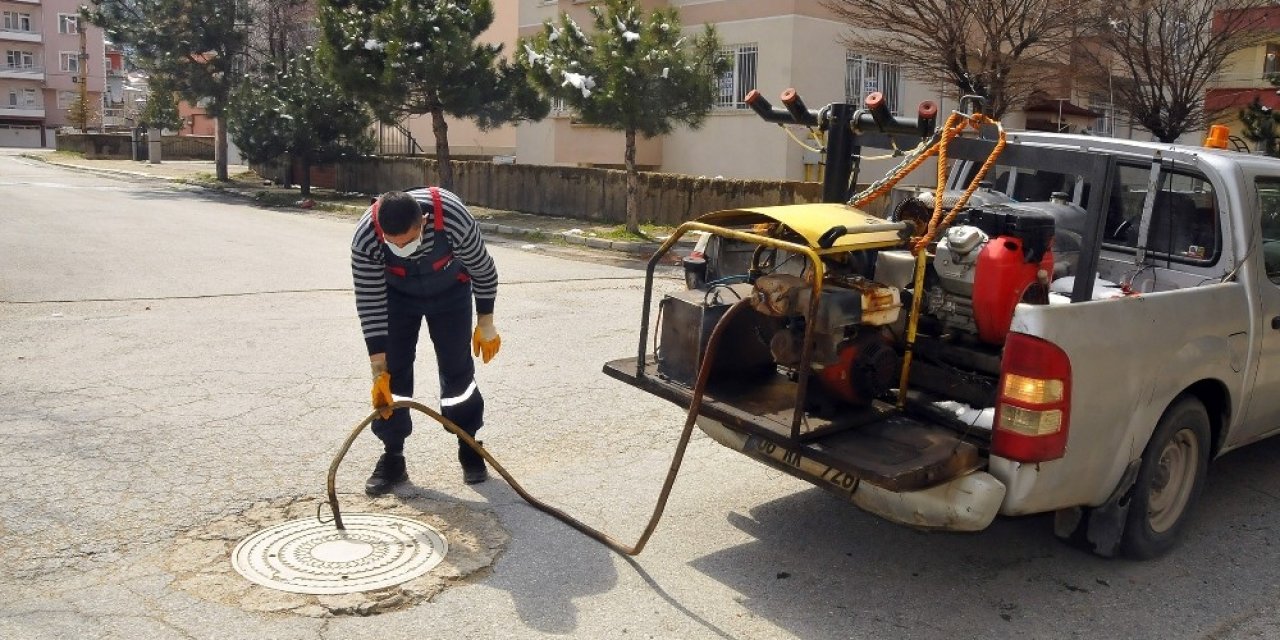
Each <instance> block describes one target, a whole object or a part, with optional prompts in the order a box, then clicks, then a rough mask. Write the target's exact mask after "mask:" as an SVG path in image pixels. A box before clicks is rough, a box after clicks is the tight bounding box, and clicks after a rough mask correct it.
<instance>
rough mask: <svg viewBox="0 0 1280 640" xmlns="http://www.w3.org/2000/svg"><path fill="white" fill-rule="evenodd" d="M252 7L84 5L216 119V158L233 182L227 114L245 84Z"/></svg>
mask: <svg viewBox="0 0 1280 640" xmlns="http://www.w3.org/2000/svg"><path fill="white" fill-rule="evenodd" d="M248 7H249V5H248V3H246V2H239V1H231V0H92V2H91V4H90V6H88V7H85V8H84V9H82V12H83V14H84V17H85V18H87V19H88V20H89V21H90V22H92V23H94V24H96V25H98V26H101V27H102V28H103V29H105V30H106V31H107V33H109V34H111V38H112V40H113V41H114V42H116V43H118V44H125V45H129V46H131V47H132V48H133V50H134V52H135V53H136V54H137V56H138V59H139V62H140V64H141V66H142V67H143V68H144V69H146V70H147V71H148V72H149V73H152V74H156V75H161V76H164V77H165V78H166V79H168V80H169V81H170V82H171V83H172V86H173V89H174V90H175V91H176V92H177V93H178V94H179V95H180V96H181V97H182V98H183V99H184V100H186V101H188V102H190V103H192V104H197V103H199V104H200V105H202V106H203V107H204V109H205V111H206V112H207V113H208V114H209V115H210V116H211V117H213V118H215V120H216V122H215V124H216V129H215V132H216V136H215V137H216V139H215V142H214V159H215V161H216V167H217V175H218V179H219V180H222V181H226V180H227V127H226V122H225V115H226V114H225V112H226V109H227V105H228V104H229V103H230V101H231V95H232V93H234V91H235V89H236V87H237V86H238V85H239V82H240V79H239V76H240V73H239V72H240V65H241V59H242V58H243V56H244V53H245V51H246V47H247V42H248V38H247V34H246V29H245V27H246V25H247V24H248V23H249V22H250V15H249V8H248Z"/></svg>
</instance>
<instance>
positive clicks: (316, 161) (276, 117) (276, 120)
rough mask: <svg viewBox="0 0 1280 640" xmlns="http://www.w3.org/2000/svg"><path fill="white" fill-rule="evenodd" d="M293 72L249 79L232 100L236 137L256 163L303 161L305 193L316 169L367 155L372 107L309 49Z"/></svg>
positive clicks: (292, 63)
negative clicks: (349, 91)
mask: <svg viewBox="0 0 1280 640" xmlns="http://www.w3.org/2000/svg"><path fill="white" fill-rule="evenodd" d="M285 68H286V69H287V71H278V72H271V71H270V69H268V73H267V74H264V77H263V78H254V79H250V80H247V81H246V82H245V83H244V84H243V85H242V86H241V88H240V90H239V91H237V92H236V95H235V97H234V98H233V100H232V102H231V108H230V110H229V111H230V117H229V119H228V120H229V126H230V129H231V138H232V139H233V140H235V142H236V145H237V146H238V147H240V149H241V151H242V152H243V153H244V155H245V157H246V158H248V159H249V161H250V162H258V163H265V162H272V161H274V160H277V159H279V158H281V157H285V156H287V157H288V158H290V159H293V160H297V161H298V162H299V163H300V164H301V165H302V167H301V168H302V181H301V185H300V186H301V187H302V195H303V196H309V195H311V167H313V166H316V165H320V164H324V163H328V162H333V161H334V160H338V159H340V158H344V157H350V156H354V155H359V154H361V153H367V152H368V151H369V147H370V145H371V141H370V140H369V136H368V130H369V126H370V125H371V124H372V123H373V117H372V116H371V115H370V114H369V111H368V110H367V109H366V108H365V107H364V106H363V105H361V104H360V103H358V102H357V101H356V100H354V99H353V98H350V97H348V96H346V95H345V94H343V93H342V90H341V89H340V88H339V87H338V85H337V83H335V82H334V81H333V80H332V78H331V77H330V75H329V73H328V70H327V69H325V68H324V67H323V66H322V63H319V62H318V61H317V60H316V56H315V52H314V51H312V50H311V48H310V47H308V48H307V49H306V50H305V51H304V52H303V53H302V54H300V55H297V56H295V57H294V58H292V59H290V60H288V64H287V65H286V67H285Z"/></svg>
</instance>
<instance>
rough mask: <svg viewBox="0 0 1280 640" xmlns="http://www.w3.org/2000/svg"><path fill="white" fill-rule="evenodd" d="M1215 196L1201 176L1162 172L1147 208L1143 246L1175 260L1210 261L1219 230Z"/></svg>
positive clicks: (1215, 253)
mask: <svg viewBox="0 0 1280 640" xmlns="http://www.w3.org/2000/svg"><path fill="white" fill-rule="evenodd" d="M1218 217H1219V216H1218V199H1217V197H1216V194H1215V193H1214V191H1213V186H1212V185H1210V184H1209V181H1208V180H1206V179H1205V178H1204V177H1203V176H1198V175H1194V174H1191V173H1184V172H1180V171H1168V172H1165V174H1164V177H1163V178H1162V180H1161V183H1160V192H1159V193H1157V194H1156V199H1155V203H1154V205H1153V206H1152V209H1151V223H1150V227H1151V228H1150V229H1149V230H1148V231H1147V250H1148V251H1150V252H1152V253H1154V254H1157V255H1161V256H1164V257H1167V258H1169V259H1171V260H1173V261H1175V262H1186V263H1191V264H1213V263H1214V262H1217V260H1218V253H1219V250H1220V248H1221V244H1222V243H1221V235H1222V234H1221V233H1220V232H1219V228H1218Z"/></svg>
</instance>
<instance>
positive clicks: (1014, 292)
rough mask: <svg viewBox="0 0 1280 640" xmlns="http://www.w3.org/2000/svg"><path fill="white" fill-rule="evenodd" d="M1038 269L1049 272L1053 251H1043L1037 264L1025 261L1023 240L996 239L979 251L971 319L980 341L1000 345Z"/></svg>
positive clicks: (1050, 271)
mask: <svg viewBox="0 0 1280 640" xmlns="http://www.w3.org/2000/svg"><path fill="white" fill-rule="evenodd" d="M1041 270H1044V271H1045V273H1053V251H1051V250H1049V251H1045V252H1044V256H1043V257H1042V258H1041V259H1040V261H1039V262H1027V261H1026V254H1025V253H1024V251H1023V241H1022V239H1020V238H1017V237H1015V236H999V237H997V238H995V239H994V240H992V241H990V242H988V243H987V246H985V247H983V248H982V253H979V254H978V263H977V266H976V267H975V272H974V275H973V320H974V322H975V323H976V324H977V325H978V337H979V338H981V339H982V341H983V342H987V343H990V344H995V345H1002V344H1004V339H1005V336H1007V335H1008V334H1009V324H1010V323H1011V322H1012V321H1013V308H1014V307H1015V306H1017V305H1018V302H1020V301H1022V298H1023V296H1024V295H1025V294H1026V292H1027V287H1029V286H1031V285H1032V284H1034V283H1035V282H1036V279H1037V273H1038V272H1039V271H1041Z"/></svg>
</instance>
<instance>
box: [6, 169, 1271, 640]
mask: <svg viewBox="0 0 1280 640" xmlns="http://www.w3.org/2000/svg"><path fill="white" fill-rule="evenodd" d="M351 229H352V222H351V221H350V220H344V219H340V218H335V217H328V216H324V215H320V214H301V213H287V212H279V211H268V210H262V209H255V208H253V207H250V206H247V205H246V204H244V203H243V201H236V200H230V199H224V198H220V197H216V196H212V195H209V194H206V193H204V192H200V191H190V190H178V189H174V188H170V187H167V186H164V185H160V184H157V183H152V182H131V181H123V180H117V179H113V178H104V177H98V176H91V175H86V174H82V173H75V172H70V171H66V170H61V169H55V168H51V167H48V166H43V165H40V164H39V163H35V162H31V161H28V160H23V159H19V158H17V157H14V156H12V155H9V156H0V638H62V637H66V638H98V637H103V638H258V637H271V638H319V637H323V638H353V637H369V638H379V639H392V638H415V639H417V638H444V637H449V638H486V637H504V638H506V637H516V638H524V637H552V636H562V637H563V636H568V637H582V638H601V637H609V638H622V637H639V638H650V637H654V638H792V637H796V638H937V637H954V638H976V637H1019V638H1029V637H1035V638H1068V637H1087V638H1099V637H1106V638H1111V637H1116V638H1119V637H1124V638H1202V637H1213V638H1228V637H1280V623H1277V620H1280V616H1277V606H1278V603H1280V598H1278V592H1280V545H1273V544H1272V543H1273V541H1276V540H1277V539H1278V538H1277V536H1278V532H1277V527H1278V526H1280V516H1278V515H1277V513H1278V510H1277V506H1278V505H1280V468H1277V465H1276V463H1275V460H1276V458H1277V457H1278V456H1280V442H1271V443H1263V444H1261V445H1257V446H1255V447H1252V448H1249V449H1246V450H1243V451H1240V452H1237V453H1234V454H1231V455H1229V456H1227V457H1226V458H1224V459H1222V460H1219V461H1218V462H1217V463H1216V464H1215V465H1214V466H1213V467H1212V469H1211V475H1210V479H1209V483H1208V486H1207V488H1206V490H1205V492H1204V495H1203V497H1202V500H1201V502H1200V504H1199V505H1198V507H1197V509H1196V511H1195V513H1194V515H1193V520H1192V522H1191V526H1190V531H1189V535H1188V536H1187V539H1186V541H1185V543H1184V544H1183V545H1182V546H1181V547H1180V548H1179V549H1178V550H1177V551H1175V552H1174V553H1173V554H1171V555H1169V556H1168V557H1165V558H1163V559H1160V560H1156V561H1152V562H1145V563H1135V562H1128V561H1118V560H1103V559H1099V558H1095V557H1092V556H1090V555H1087V554H1085V553H1082V552H1079V551H1076V550H1074V549H1071V548H1068V547H1065V546H1063V545H1061V544H1059V543H1058V542H1056V541H1055V540H1054V539H1053V538H1052V536H1051V534H1050V529H1051V520H1050V518H1048V517H1044V516H1041V517H1029V518H1020V519H1008V520H1000V521H998V522H997V523H996V524H995V525H993V526H992V527H991V528H990V529H989V530H988V531H986V532H983V533H981V534H976V535H946V534H924V533H919V532H915V531H911V530H908V529H905V528H901V527H898V526H894V525H891V524H887V523H885V522H882V521H879V520H877V519H875V518H873V517H871V516H869V515H866V514H864V513H861V512H859V511H857V510H856V509H855V508H853V507H851V506H848V505H847V504H845V503H844V502H842V501H840V500H838V499H837V498H835V497H833V496H831V495H829V494H827V493H825V492H822V491H820V490H818V489H815V488H812V487H810V486H809V485H807V484H804V483H802V482H800V481H797V480H794V479H791V478H790V477H788V476H785V475H782V474H780V473H778V472H775V471H772V470H770V469H767V468H765V467H763V466H761V465H758V464H756V463H754V462H751V461H750V460H748V459H746V458H745V457H743V456H740V455H739V454H736V453H734V452H731V451H729V450H727V449H724V448H722V447H720V446H719V445H717V444H715V443H714V442H712V441H710V440H709V439H708V438H706V437H703V436H701V435H697V436H695V439H694V441H693V442H692V444H691V445H690V449H689V455H688V458H687V460H686V463H685V469H684V471H683V473H682V475H681V477H680V480H679V481H678V482H677V484H676V488H675V491H674V494H673V496H672V499H671V502H670V504H669V505H668V508H667V514H666V517H665V519H664V520H663V521H662V523H661V525H660V527H659V528H658V531H657V534H656V535H655V536H654V538H653V540H652V541H651V542H650V544H649V546H648V548H647V549H646V551H645V552H644V554H643V555H641V556H640V557H639V558H638V559H636V560H635V561H634V562H630V561H627V560H625V559H622V558H620V557H618V556H616V555H614V554H613V553H611V552H609V551H608V550H606V549H605V548H604V547H602V546H600V545H598V544H596V543H595V542H593V541H591V540H589V539H587V538H585V537H583V536H581V535H579V534H578V533H577V532H575V531H573V530H572V529H570V528H568V527H567V526H565V525H563V524H561V523H559V522H558V521H555V520H553V519H551V518H549V517H547V516H545V515H543V514H542V513H540V512H537V511H535V510H534V509H532V508H530V507H529V506H527V505H526V504H524V503H523V502H522V501H521V500H520V499H519V497H518V496H516V495H515V493H514V492H513V491H511V490H510V488H508V487H507V486H506V485H505V484H503V483H502V482H501V481H499V480H494V481H490V482H489V483H486V484H484V485H479V486H478V487H476V488H470V487H465V486H464V485H462V484H461V482H460V480H459V472H458V469H457V466H456V462H455V461H454V459H453V451H452V446H451V444H450V443H449V442H448V441H447V440H446V439H445V438H444V437H443V436H442V435H441V434H440V433H439V432H438V431H437V430H435V429H420V432H419V433H418V434H416V435H415V436H414V437H413V438H412V439H411V440H410V441H409V442H410V443H409V448H408V455H409V457H410V465H411V467H410V472H411V475H412V477H413V480H414V484H415V485H416V486H417V487H418V488H419V489H421V490H423V491H426V492H429V493H430V494H431V495H432V496H433V497H434V498H435V499H437V500H443V501H448V502H451V503H456V504H461V505H463V506H465V507H467V508H468V509H474V510H479V511H485V512H488V513H491V514H492V515H494V516H495V517H496V518H497V521H498V522H499V523H500V524H501V526H502V527H503V528H505V530H506V531H507V532H508V533H509V535H510V541H509V543H508V545H507V547H506V549H505V550H503V552H502V553H501V555H499V556H498V558H497V560H496V562H495V563H494V564H493V566H492V567H491V568H490V569H489V570H487V571H484V572H481V573H478V574H476V575H474V576H472V577H471V578H469V579H467V580H464V581H462V582H460V583H458V584H455V585H454V586H452V587H450V588H449V589H447V590H445V591H444V592H443V593H441V594H440V595H438V596H436V597H435V598H434V599H433V600H432V601H431V602H427V603H422V604H419V605H416V606H413V607H411V608H408V609H405V610H402V611H397V612H392V613H385V614H381V615H376V616H371V617H338V618H328V619H316V618H308V617H302V616H292V615H279V614H262V613H249V612H247V611H245V610H243V609H241V608H238V607H236V606H233V605H227V604H221V603H217V602H213V601H209V600H206V599H202V598H201V597H199V596H198V595H193V594H192V593H189V592H187V591H183V590H178V589H175V588H174V587H173V583H174V575H173V573H172V572H171V571H169V570H167V569H166V567H165V557H166V554H167V553H168V549H169V548H170V547H171V546H172V544H173V541H174V540H175V538H177V537H178V536H179V535H180V534H181V533H182V532H184V531H188V530H191V529H193V528H199V527H201V526H203V525H205V524H207V523H210V522H213V521H215V520H217V519H219V518H222V517H225V516H227V515H228V514H234V513H237V512H240V511H243V510H245V509H247V508H248V507H249V506H250V505H253V504H256V503H261V502H263V501H267V500H274V499H281V498H298V497H308V496H316V495H319V494H320V493H321V492H322V491H323V481H324V473H325V471H326V469H327V467H328V464H329V460H330V458H331V457H332V455H333V454H334V453H335V451H336V449H337V447H338V446H339V445H340V443H341V441H342V438H343V437H344V436H345V434H346V433H347V431H348V430H349V428H350V427H351V426H352V425H353V424H354V423H355V422H356V421H358V420H359V419H361V418H362V417H363V416H364V415H365V412H366V411H367V409H366V403H367V402H368V401H367V398H368V369H367V364H366V359H365V357H364V353H363V343H362V341H361V339H360V335H359V329H358V324H357V321H356V318H355V314H354V304H353V299H352V295H351V293H350V292H349V291H348V287H349V274H348V266H347V260H348V254H347V246H348V242H349V238H350V233H351ZM491 251H492V253H493V255H494V257H495V259H496V260H497V262H498V265H499V270H500V272H501V278H502V282H503V284H502V285H501V289H500V293H499V299H498V307H497V326H498V328H499V329H500V331H501V332H502V335H503V350H502V353H501V354H500V355H499V356H498V358H497V359H496V360H495V361H494V362H492V363H490V364H489V365H487V366H481V367H480V373H479V383H480V386H481V388H482V389H483V390H484V393H485V395H486V402H487V406H488V413H487V415H488V426H487V427H486V428H485V429H484V430H483V431H482V432H481V434H482V437H483V439H484V440H485V441H486V443H487V445H488V447H489V449H490V450H491V451H492V452H493V453H494V454H495V455H497V456H498V457H499V458H500V459H501V460H503V461H504V463H505V464H506V465H507V466H508V467H509V468H510V469H511V470H512V471H513V472H515V473H516V474H517V476H518V477H519V478H520V479H521V481H522V482H523V483H524V484H525V486H526V487H527V488H528V489H530V490H531V491H532V492H533V493H535V494H536V495H539V496H541V497H544V498H545V499H547V500H549V501H551V502H553V503H554V504H557V505H560V506H562V507H564V508H565V509H566V510H567V511H569V512H571V513H574V514H577V515H579V516H580V517H582V518H583V519H584V520H586V521H587V522H589V523H591V524H593V525H595V526H598V527H600V528H603V529H605V530H607V531H609V532H612V533H614V534H615V536H616V537H618V538H621V539H624V540H627V541H630V540H633V539H634V537H635V536H636V535H638V533H639V531H640V529H641V528H642V527H643V525H644V523H645V521H646V519H647V517H648V514H649V510H650V509H651V507H652V502H653V500H654V498H655V495H656V492H657V490H658V488H659V485H660V482H661V479H662V475H663V472H664V471H665V468H666V465H667V462H668V460H669V457H670V455H671V452H672V446H673V443H674V440H675V438H676V435H677V433H678V429H679V426H680V423H681V421H682V418H683V415H682V412H681V411H680V410H679V409H678V408H676V407H674V406H671V405H668V404H666V403H664V402H661V401H658V400H655V399H652V398H650V397H648V396H646V395H644V394H642V393H640V392H638V391H635V390H632V389H630V388H629V387H626V386H625V385H622V384H621V383H617V382H615V381H613V380H611V379H609V378H607V377H605V376H604V375H603V374H601V373H600V367H601V364H602V363H603V362H604V361H606V360H609V359H613V358H618V357H625V356H627V355H630V354H632V353H633V352H634V348H635V339H636V331H637V325H638V317H639V305H640V292H641V279H640V275H641V274H640V272H639V271H637V270H636V268H635V266H634V265H628V264H625V263H622V264H603V263H602V262H603V261H602V260H601V259H600V258H601V256H599V255H598V254H597V255H594V256H593V255H592V254H588V253H572V252H565V251H563V250H555V251H543V250H540V249H537V248H532V249H531V248H528V247H526V246H524V245H523V244H521V243H514V242H507V241H502V240H495V241H493V242H492V243H491ZM667 286H677V285H676V283H674V282H672V283H669V284H668V285H667ZM431 360H432V359H431V355H430V350H429V349H425V350H424V351H423V352H422V354H421V355H420V359H419V367H420V371H422V370H426V371H430V367H431ZM423 378H426V379H429V378H430V376H429V375H426V376H423V375H420V379H423ZM430 386H432V385H428V387H430ZM418 397H419V398H420V399H423V400H424V401H427V402H429V403H431V402H434V401H435V395H434V390H433V389H431V388H427V389H425V390H424V391H422V392H420V393H419V395H418ZM377 453H378V450H377V446H376V442H375V441H374V440H373V438H372V436H366V437H365V438H364V439H363V440H360V441H358V442H357V444H356V447H355V448H354V449H353V451H352V453H351V454H350V455H349V456H348V459H347V462H346V463H345V465H344V467H343V469H342V471H341V473H340V475H339V481H338V483H339V487H340V488H344V490H347V491H356V490H358V488H359V486H360V483H361V482H362V481H363V479H364V476H365V475H366V474H367V472H368V469H369V468H370V466H371V465H372V463H373V461H374V459H375V458H376V456H377Z"/></svg>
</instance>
